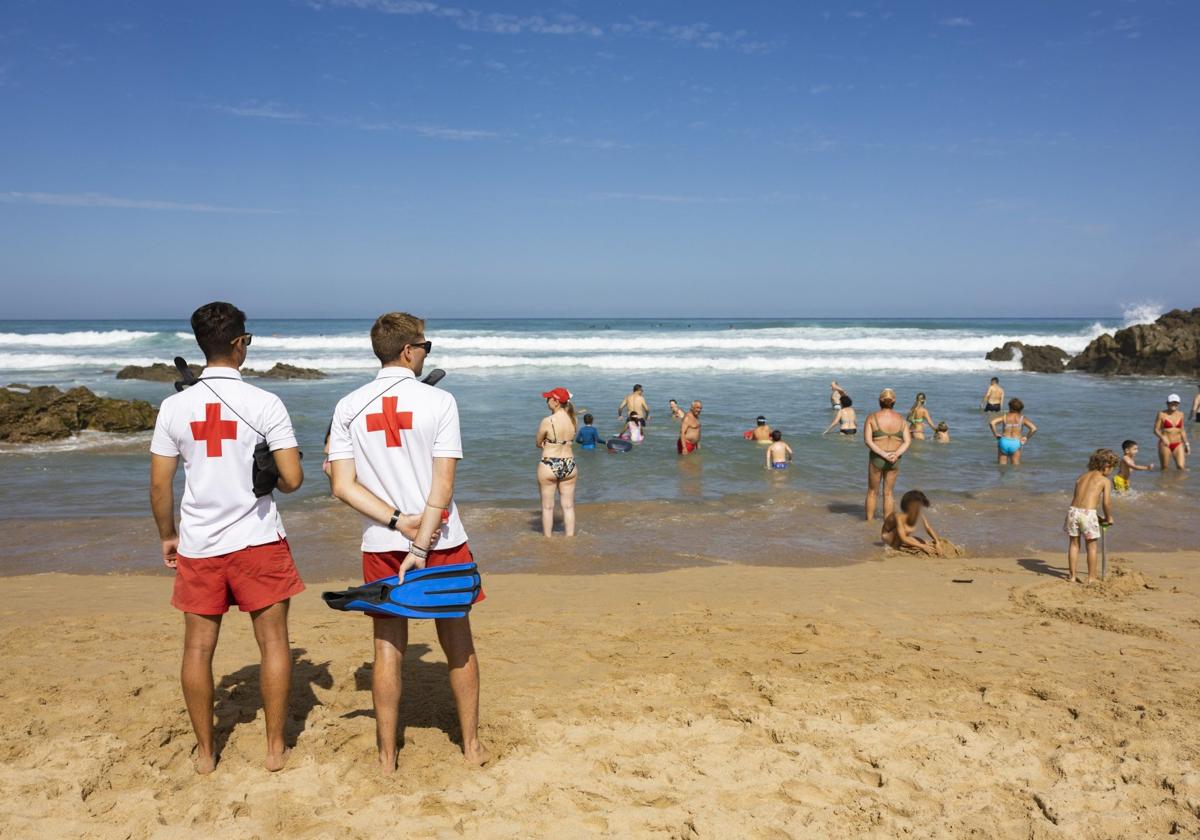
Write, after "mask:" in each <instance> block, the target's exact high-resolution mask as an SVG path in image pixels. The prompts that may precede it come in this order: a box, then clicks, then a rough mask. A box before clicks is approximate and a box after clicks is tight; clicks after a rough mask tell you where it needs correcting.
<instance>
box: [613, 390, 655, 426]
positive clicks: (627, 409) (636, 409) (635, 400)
mask: <svg viewBox="0 0 1200 840" xmlns="http://www.w3.org/2000/svg"><path fill="white" fill-rule="evenodd" d="M627 414H636V415H637V416H638V417H640V418H642V421H643V423H649V422H650V406H648V405H646V397H645V395H644V394H643V393H642V386H641V385H634V386H633V390H632V391H630V392H629V393H628V394H627V395H626V396H625V399H623V400H621V404H620V405H619V406H617V416H618V417H620V418H622V419H627V417H626V415H627Z"/></svg>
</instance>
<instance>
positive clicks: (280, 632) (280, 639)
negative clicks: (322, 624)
mask: <svg viewBox="0 0 1200 840" xmlns="http://www.w3.org/2000/svg"><path fill="white" fill-rule="evenodd" d="M287 615H288V602H287V601H286V600H285V601H280V602H279V603H278V604H272V605H271V606H269V607H266V608H264V609H261V610H255V611H254V612H252V613H250V620H251V622H252V623H253V625H254V638H255V640H256V641H257V642H258V650H259V653H260V654H261V655H262V667H261V668H260V669H259V677H258V686H259V691H260V692H261V693H262V701H263V713H264V715H265V716H266V718H267V760H266V767H267V769H268V770H270V771H271V772H272V773H274V772H276V771H278V770H282V769H283V765H284V764H286V763H287V759H288V753H289V752H291V750H289V749H288V748H287V744H286V743H284V727H285V725H286V723H287V711H288V693H289V691H290V689H291V683H292V648H291V644H290V643H289V641H288V629H287Z"/></svg>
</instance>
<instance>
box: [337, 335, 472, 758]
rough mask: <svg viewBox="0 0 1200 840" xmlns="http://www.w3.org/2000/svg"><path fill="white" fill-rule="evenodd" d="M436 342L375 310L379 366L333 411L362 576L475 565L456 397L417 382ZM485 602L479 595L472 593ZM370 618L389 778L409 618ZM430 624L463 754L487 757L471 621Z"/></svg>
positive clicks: (341, 494)
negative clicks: (459, 495)
mask: <svg viewBox="0 0 1200 840" xmlns="http://www.w3.org/2000/svg"><path fill="white" fill-rule="evenodd" d="M432 347H433V344H432V342H430V341H428V340H427V339H426V338H425V321H424V320H422V319H421V318H416V317H414V316H412V315H409V314H408V313H406V312H388V313H386V314H384V315H380V316H379V318H377V319H376V321H375V324H374V325H373V326H372V327H371V349H372V350H373V351H374V352H375V356H376V358H378V359H379V361H380V364H381V368H380V370H379V373H378V374H376V376H375V378H374V379H373V380H372V381H370V382H368V383H367V384H366V385H363V386H362V387H360V388H357V389H355V390H354V391H351V392H350V393H349V394H347V395H346V396H345V397H342V399H341V400H339V401H338V404H337V407H336V408H334V411H333V431H332V432H331V433H330V436H329V461H330V464H331V465H332V468H333V494H334V495H335V496H337V497H338V498H339V499H341V500H342V501H343V502H345V503H346V504H347V505H349V506H350V507H352V508H354V510H356V511H358V512H359V514H361V515H362V573H363V582H364V583H370V582H371V581H375V580H380V579H381V578H386V577H391V576H393V575H399V576H400V577H403V576H404V573H405V572H407V571H408V570H409V569H427V568H434V567H437V566H448V565H455V564H459V563H473V562H474V558H473V557H472V555H471V549H470V547H469V546H468V545H467V532H466V530H465V529H464V528H463V524H462V519H461V518H459V515H458V506H457V505H455V504H454V479H455V475H456V473H457V470H458V462H459V460H461V459H462V454H463V453H462V436H461V432H460V431H459V422H458V403H457V402H455V399H454V396H453V395H452V394H450V392H449V391H443V390H441V389H440V388H434V387H433V386H432V385H426V384H425V383H423V382H419V381H417V378H418V377H419V376H420V375H421V371H422V370H423V368H424V366H425V359H426V357H427V356H428V355H429V351H430V350H431V349H432ZM482 599H483V593H482V592H481V593H480V594H479V595H478V596H477V598H476V600H482ZM371 622H372V630H373V633H374V646H375V651H374V653H375V659H374V663H373V665H372V668H371V698H372V700H373V701H374V705H375V734H376V745H377V747H378V750H379V767H380V770H381V771H382V772H383V773H384V774H387V775H390V774H392V773H394V772H395V771H396V759H397V754H398V750H399V733H400V668H401V663H402V662H403V659H404V651H405V648H406V647H407V646H408V619H407V618H401V617H398V616H390V615H379V614H375V615H372V616H371ZM435 624H436V625H437V637H438V642H440V643H441V646H442V651H443V653H444V654H445V656H446V662H447V664H448V666H449V677H450V691H451V692H452V693H453V695H454V703H455V705H456V707H457V709H458V725H459V731H460V732H461V733H462V751H463V757H464V758H465V759H466V760H467V761H468V762H470V763H471V764H484V763H486V762H487V761H488V759H489V755H488V751H487V749H486V748H485V747H484V746H483V744H481V743H480V741H479V661H478V659H477V658H476V655H475V642H474V640H473V638H472V636H471V619H470V617H468V616H464V617H462V618H439V619H436V620H435ZM420 688H422V689H424V690H425V691H428V690H429V688H428V687H427V686H421V687H420ZM408 690H409V692H411V691H412V687H410V688H409V689H408ZM417 702H421V701H417ZM425 702H426V703H430V702H431V701H430V700H428V699H426V700H425ZM435 714H436V712H435Z"/></svg>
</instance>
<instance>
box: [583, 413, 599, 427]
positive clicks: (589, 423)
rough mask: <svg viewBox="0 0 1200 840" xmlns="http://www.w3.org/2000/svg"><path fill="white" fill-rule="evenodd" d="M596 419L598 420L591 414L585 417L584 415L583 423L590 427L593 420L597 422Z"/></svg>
mask: <svg viewBox="0 0 1200 840" xmlns="http://www.w3.org/2000/svg"><path fill="white" fill-rule="evenodd" d="M595 419H596V418H595V417H593V416H592V415H590V414H585V415H583V422H584V423H586V424H587V425H589V426H590V425H592V421H593V420H595Z"/></svg>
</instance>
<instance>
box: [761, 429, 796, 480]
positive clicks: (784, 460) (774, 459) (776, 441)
mask: <svg viewBox="0 0 1200 840" xmlns="http://www.w3.org/2000/svg"><path fill="white" fill-rule="evenodd" d="M791 464H792V447H790V446H788V445H787V444H786V443H784V442H783V432H781V431H779V429H772V430H771V445H770V446H768V447H767V469H769V470H786V469H787V468H788V467H789V466H791Z"/></svg>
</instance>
